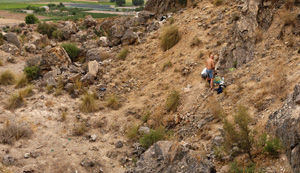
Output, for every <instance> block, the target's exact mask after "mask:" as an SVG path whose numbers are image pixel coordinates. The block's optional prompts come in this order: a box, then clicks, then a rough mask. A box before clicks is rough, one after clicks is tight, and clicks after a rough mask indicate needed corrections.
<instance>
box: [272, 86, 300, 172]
mask: <svg viewBox="0 0 300 173" xmlns="http://www.w3.org/2000/svg"><path fill="white" fill-rule="evenodd" d="M267 129H268V130H269V131H270V132H271V133H275V135H276V136H277V137H279V138H280V140H281V141H282V143H283V145H284V148H285V154H286V156H287V158H288V160H289V162H290V165H291V167H292V169H293V170H294V172H300V83H299V84H297V85H296V86H295V88H294V93H293V94H292V95H290V96H289V97H288V99H287V101H286V103H285V104H284V105H283V106H282V108H281V109H279V110H278V111H275V112H274V113H272V114H271V115H270V116H269V120H268V124H267Z"/></svg>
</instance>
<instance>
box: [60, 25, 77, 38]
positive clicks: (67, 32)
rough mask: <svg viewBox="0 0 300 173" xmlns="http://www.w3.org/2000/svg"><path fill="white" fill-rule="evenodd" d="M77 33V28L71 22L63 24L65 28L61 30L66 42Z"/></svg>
mask: <svg viewBox="0 0 300 173" xmlns="http://www.w3.org/2000/svg"><path fill="white" fill-rule="evenodd" d="M77 31H78V28H77V26H76V24H75V23H74V22H72V21H67V22H66V23H65V26H64V27H63V29H62V32H63V35H64V39H66V40H68V39H70V38H71V35H72V34H76V33H77Z"/></svg>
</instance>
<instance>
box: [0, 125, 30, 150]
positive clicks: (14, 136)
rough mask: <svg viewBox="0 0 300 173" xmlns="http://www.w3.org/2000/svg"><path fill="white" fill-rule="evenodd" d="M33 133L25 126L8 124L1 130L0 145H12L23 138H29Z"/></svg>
mask: <svg viewBox="0 0 300 173" xmlns="http://www.w3.org/2000/svg"><path fill="white" fill-rule="evenodd" d="M32 133H33V132H32V130H31V129H30V127H28V126H26V125H24V124H16V123H11V124H10V123H9V122H7V124H6V125H5V127H4V128H2V129H0V143H1V144H10V145H12V144H14V142H15V141H17V140H19V139H21V138H29V137H30V136H31V135H32Z"/></svg>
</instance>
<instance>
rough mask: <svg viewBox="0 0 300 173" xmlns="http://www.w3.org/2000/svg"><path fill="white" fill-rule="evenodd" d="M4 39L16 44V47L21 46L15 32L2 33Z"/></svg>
mask: <svg viewBox="0 0 300 173" xmlns="http://www.w3.org/2000/svg"><path fill="white" fill-rule="evenodd" d="M4 39H5V40H6V41H7V42H8V43H10V44H13V45H15V46H17V47H18V48H20V47H21V43H20V41H19V39H18V36H17V35H16V34H15V33H11V32H10V33H7V34H5V35H4Z"/></svg>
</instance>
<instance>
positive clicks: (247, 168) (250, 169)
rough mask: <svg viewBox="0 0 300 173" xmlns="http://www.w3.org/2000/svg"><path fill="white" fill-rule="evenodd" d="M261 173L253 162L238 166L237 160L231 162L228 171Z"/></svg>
mask: <svg viewBox="0 0 300 173" xmlns="http://www.w3.org/2000/svg"><path fill="white" fill-rule="evenodd" d="M254 172H255V173H263V172H264V171H262V170H261V169H259V168H257V166H256V165H255V163H248V164H247V165H244V166H240V165H238V164H237V162H232V163H231V164H230V170H229V173H254Z"/></svg>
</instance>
